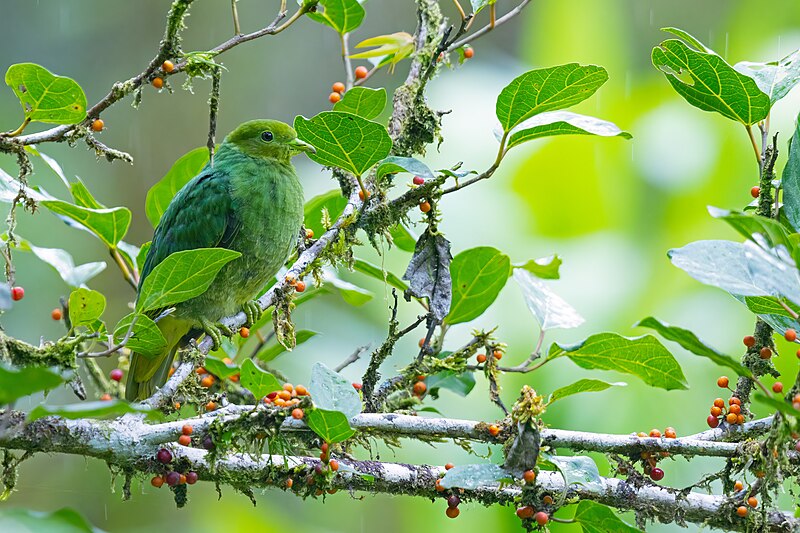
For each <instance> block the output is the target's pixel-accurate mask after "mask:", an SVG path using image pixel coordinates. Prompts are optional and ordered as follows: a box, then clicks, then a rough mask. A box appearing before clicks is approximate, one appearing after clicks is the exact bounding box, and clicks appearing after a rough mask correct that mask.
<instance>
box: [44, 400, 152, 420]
mask: <svg viewBox="0 0 800 533" xmlns="http://www.w3.org/2000/svg"><path fill="white" fill-rule="evenodd" d="M137 413H138V414H146V415H147V418H148V419H149V420H160V419H161V418H163V415H162V414H161V413H160V412H159V411H157V410H154V409H150V408H149V407H146V406H144V405H142V404H130V403H128V402H125V401H122V400H110V401H98V402H83V403H73V404H69V405H45V404H41V405H37V406H36V407H34V408H33V409H32V410H31V412H30V413H28V422H33V421H34V420H38V419H39V418H42V417H45V416H58V417H61V418H67V419H69V420H76V419H79V418H117V417H120V416H122V415H127V414H137Z"/></svg>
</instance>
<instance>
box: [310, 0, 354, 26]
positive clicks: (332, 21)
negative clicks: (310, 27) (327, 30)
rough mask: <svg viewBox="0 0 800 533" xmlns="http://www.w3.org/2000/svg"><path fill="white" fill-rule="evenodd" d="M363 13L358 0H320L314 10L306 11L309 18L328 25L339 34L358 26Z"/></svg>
mask: <svg viewBox="0 0 800 533" xmlns="http://www.w3.org/2000/svg"><path fill="white" fill-rule="evenodd" d="M319 6H322V10H320V9H319ZM365 14H366V12H365V11H364V8H363V7H361V4H360V3H358V0H320V2H319V5H318V8H317V11H316V12H313V13H311V12H309V13H306V15H307V16H308V18H310V19H311V20H314V21H316V22H319V23H320V24H325V25H327V26H330V27H331V28H333V29H334V30H336V31H337V32H339V33H341V34H345V33H350V32H351V31H353V30H354V29H356V28H358V27H359V26H360V25H361V21H363V20H364V15H365Z"/></svg>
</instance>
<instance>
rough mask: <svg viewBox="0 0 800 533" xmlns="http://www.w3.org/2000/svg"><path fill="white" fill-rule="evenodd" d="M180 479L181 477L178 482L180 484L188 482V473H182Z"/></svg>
mask: <svg viewBox="0 0 800 533" xmlns="http://www.w3.org/2000/svg"><path fill="white" fill-rule="evenodd" d="M178 479H179V481H178V483H179V484H180V485H185V484H186V474H181V475H180V477H179V478H178Z"/></svg>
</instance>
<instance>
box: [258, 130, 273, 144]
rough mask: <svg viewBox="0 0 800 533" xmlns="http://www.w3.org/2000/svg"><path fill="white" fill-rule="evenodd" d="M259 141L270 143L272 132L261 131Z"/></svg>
mask: <svg viewBox="0 0 800 533" xmlns="http://www.w3.org/2000/svg"><path fill="white" fill-rule="evenodd" d="M261 140H262V141H264V142H270V141H271V140H272V132H271V131H262V132H261Z"/></svg>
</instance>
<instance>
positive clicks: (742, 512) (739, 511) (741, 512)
mask: <svg viewBox="0 0 800 533" xmlns="http://www.w3.org/2000/svg"><path fill="white" fill-rule="evenodd" d="M736 514H737V515H739V516H741V517H745V516H747V507H745V506H744V505H741V506H739V508H737V509H736Z"/></svg>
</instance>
